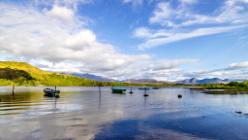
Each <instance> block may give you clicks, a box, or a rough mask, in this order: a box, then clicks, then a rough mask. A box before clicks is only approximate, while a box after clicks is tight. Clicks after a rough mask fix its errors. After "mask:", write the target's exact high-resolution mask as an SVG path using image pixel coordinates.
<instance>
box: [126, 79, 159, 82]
mask: <svg viewBox="0 0 248 140" xmlns="http://www.w3.org/2000/svg"><path fill="white" fill-rule="evenodd" d="M125 82H128V83H158V82H159V81H157V80H154V79H127V80H125Z"/></svg>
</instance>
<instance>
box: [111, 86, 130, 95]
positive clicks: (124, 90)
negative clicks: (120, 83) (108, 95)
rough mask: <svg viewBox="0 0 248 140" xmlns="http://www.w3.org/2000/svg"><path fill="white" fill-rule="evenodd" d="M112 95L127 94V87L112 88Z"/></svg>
mask: <svg viewBox="0 0 248 140" xmlns="http://www.w3.org/2000/svg"><path fill="white" fill-rule="evenodd" d="M111 89H112V93H119V94H122V93H126V90H127V89H126V88H125V87H112V88H111Z"/></svg>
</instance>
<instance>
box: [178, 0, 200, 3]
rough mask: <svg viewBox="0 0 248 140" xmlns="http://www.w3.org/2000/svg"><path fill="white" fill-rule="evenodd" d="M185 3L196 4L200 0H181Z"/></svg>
mask: <svg viewBox="0 0 248 140" xmlns="http://www.w3.org/2000/svg"><path fill="white" fill-rule="evenodd" d="M180 1H181V2H182V3H184V4H195V3H197V2H198V0H180Z"/></svg>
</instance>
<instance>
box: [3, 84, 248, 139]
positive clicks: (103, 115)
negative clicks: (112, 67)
mask: <svg viewBox="0 0 248 140" xmlns="http://www.w3.org/2000/svg"><path fill="white" fill-rule="evenodd" d="M42 89H43V87H17V88H16V93H15V95H14V96H13V95H11V92H10V91H11V88H10V87H1V88H0V140H32V139H35V140H50V139H51V140H54V139H56V140H74V139H75V140H88V139H92V140H111V139H112V140H127V139H132V140H148V139H161V140H164V139H168V140H174V139H177V140H180V139H181V140H195V139H218V140H234V139H237V140H239V139H240V140H242V139H243V140H246V139H248V95H208V94H204V93H201V91H200V90H191V89H185V88H163V89H159V90H149V91H148V93H149V97H147V98H145V97H143V92H142V91H140V90H134V94H132V95H131V94H129V93H127V94H124V95H120V94H111V90H110V88H109V87H104V88H101V93H99V90H98V88H86V87H83V88H82V87H59V89H60V90H61V97H60V98H58V99H55V98H46V97H44V96H43V93H42ZM178 94H181V95H182V98H181V99H178V97H177V95H178ZM236 111H240V112H241V113H236Z"/></svg>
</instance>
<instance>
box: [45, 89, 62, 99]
mask: <svg viewBox="0 0 248 140" xmlns="http://www.w3.org/2000/svg"><path fill="white" fill-rule="evenodd" d="M43 92H44V93H45V94H44V96H46V97H57V98H58V97H59V93H60V90H56V88H55V89H51V88H45V89H44V90H43Z"/></svg>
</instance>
